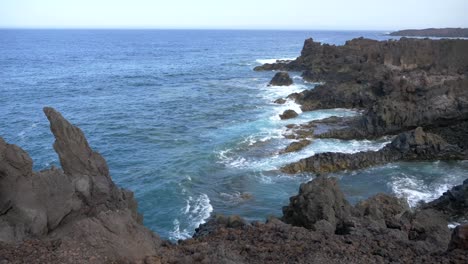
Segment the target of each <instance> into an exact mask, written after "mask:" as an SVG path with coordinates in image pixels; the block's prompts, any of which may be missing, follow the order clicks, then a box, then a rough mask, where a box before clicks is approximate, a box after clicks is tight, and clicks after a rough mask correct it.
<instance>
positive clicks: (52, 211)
mask: <svg viewBox="0 0 468 264" xmlns="http://www.w3.org/2000/svg"><path fill="white" fill-rule="evenodd" d="M44 113H45V114H46V116H47V118H48V119H49V121H50V128H51V131H52V133H53V134H54V136H55V143H54V149H55V150H56V151H57V154H58V155H59V158H60V163H61V165H62V168H63V171H62V170H60V169H56V168H52V169H49V170H43V171H40V172H33V171H32V160H31V158H30V157H29V156H28V154H27V153H26V152H25V151H23V150H22V149H21V148H19V147H18V146H15V145H11V144H8V143H6V142H5V141H4V140H3V139H1V138H0V241H2V242H10V243H11V242H13V243H18V242H21V241H23V240H26V239H44V240H56V241H59V243H58V244H57V245H58V246H57V247H56V248H55V251H56V254H57V255H60V254H62V253H64V252H66V251H67V250H70V249H71V248H81V249H86V251H89V252H90V254H89V256H90V257H91V256H95V257H96V256H99V257H104V258H106V259H108V260H109V261H111V260H116V259H120V260H121V259H127V260H129V261H136V260H138V259H142V258H144V257H145V256H147V255H153V254H155V253H156V252H157V249H158V247H159V245H160V239H159V238H158V237H157V236H156V235H154V234H153V233H152V232H151V231H149V230H148V229H147V228H145V227H144V226H143V225H142V217H141V216H140V215H139V214H138V212H137V203H136V201H135V199H134V197H133V193H131V192H129V191H126V190H123V189H120V188H118V187H117V186H116V185H115V184H114V183H113V182H112V179H111V177H110V175H109V169H108V167H107V164H106V161H105V160H104V159H103V158H102V156H101V155H100V154H98V153H97V152H94V151H93V150H92V149H91V148H90V146H89V144H88V142H87V140H86V138H85V136H84V134H83V132H82V131H81V130H80V129H79V128H77V127H76V126H74V125H72V124H70V123H69V122H68V121H67V120H66V119H65V118H63V117H62V115H61V114H60V113H58V112H57V111H55V110H54V109H52V108H44ZM64 254H65V253H64Z"/></svg>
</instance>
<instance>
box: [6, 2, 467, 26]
mask: <svg viewBox="0 0 468 264" xmlns="http://www.w3.org/2000/svg"><path fill="white" fill-rule="evenodd" d="M429 27H468V0H390V1H388V0H386V1H382V0H354V1H352V0H281V1H278V0H235V1H233V0H229V1H227V0H164V1H161V0H0V28H156V29H298V30H300V29H307V30H313V29H318V30H320V29H322V30H334V29H335V30H339V29H341V30H397V29H408V28H411V29H413V28H416V29H417V28H429Z"/></svg>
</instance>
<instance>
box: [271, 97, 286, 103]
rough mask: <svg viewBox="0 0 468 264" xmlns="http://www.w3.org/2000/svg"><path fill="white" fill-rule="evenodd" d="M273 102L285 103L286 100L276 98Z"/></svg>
mask: <svg viewBox="0 0 468 264" xmlns="http://www.w3.org/2000/svg"><path fill="white" fill-rule="evenodd" d="M273 103H275V104H285V103H286V100H285V99H283V98H279V99H276V100H275V101H274V102H273Z"/></svg>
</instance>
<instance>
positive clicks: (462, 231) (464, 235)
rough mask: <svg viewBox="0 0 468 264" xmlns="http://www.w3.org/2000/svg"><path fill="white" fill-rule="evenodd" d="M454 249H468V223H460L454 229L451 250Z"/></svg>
mask: <svg viewBox="0 0 468 264" xmlns="http://www.w3.org/2000/svg"><path fill="white" fill-rule="evenodd" d="M454 249H462V250H468V224H462V225H459V226H457V227H455V229H454V230H453V233H452V239H451V240H450V244H449V250H454Z"/></svg>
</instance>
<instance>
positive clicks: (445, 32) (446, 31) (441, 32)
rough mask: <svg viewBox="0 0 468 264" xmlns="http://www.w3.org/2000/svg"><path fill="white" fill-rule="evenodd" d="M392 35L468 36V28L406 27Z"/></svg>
mask: <svg viewBox="0 0 468 264" xmlns="http://www.w3.org/2000/svg"><path fill="white" fill-rule="evenodd" d="M390 36H401V37H441V38H468V28H426V29H405V30H399V31H395V32H392V33H390Z"/></svg>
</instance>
